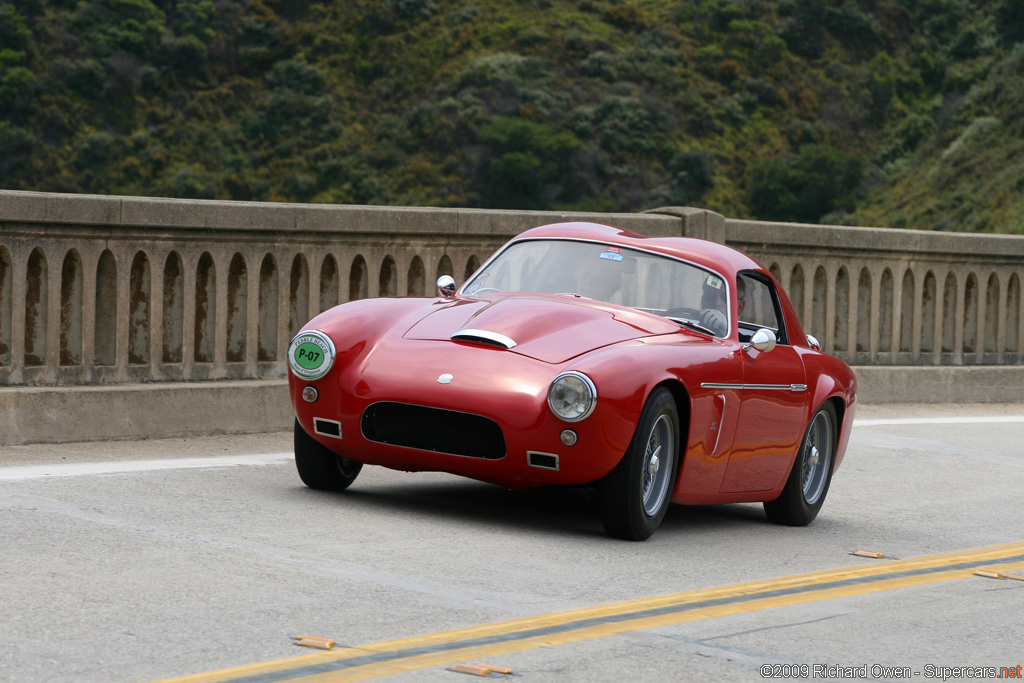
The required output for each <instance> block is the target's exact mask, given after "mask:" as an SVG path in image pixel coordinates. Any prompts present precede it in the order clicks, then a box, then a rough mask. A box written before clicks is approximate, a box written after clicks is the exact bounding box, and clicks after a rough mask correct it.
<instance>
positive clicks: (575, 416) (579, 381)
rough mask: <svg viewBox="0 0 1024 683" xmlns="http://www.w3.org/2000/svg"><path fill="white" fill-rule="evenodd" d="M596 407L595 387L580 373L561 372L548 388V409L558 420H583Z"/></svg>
mask: <svg viewBox="0 0 1024 683" xmlns="http://www.w3.org/2000/svg"><path fill="white" fill-rule="evenodd" d="M596 407H597V387H596V386H594V382H593V381H591V379H590V378H589V377H587V376H586V375H584V374H583V373H582V372H577V371H575V370H570V371H568V372H563V373H562V374H560V375H559V376H558V377H555V379H554V380H553V381H552V382H551V385H550V386H549V387H548V408H550V409H551V412H552V413H554V414H555V416H556V417H558V419H560V420H564V421H565V422H579V421H580V420H585V419H587V418H588V417H590V414H591V413H593V412H594V408H596Z"/></svg>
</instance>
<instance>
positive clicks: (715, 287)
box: [700, 275, 746, 337]
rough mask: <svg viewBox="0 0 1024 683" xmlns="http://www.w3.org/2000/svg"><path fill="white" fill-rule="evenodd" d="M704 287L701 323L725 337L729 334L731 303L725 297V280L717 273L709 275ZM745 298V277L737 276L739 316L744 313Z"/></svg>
mask: <svg viewBox="0 0 1024 683" xmlns="http://www.w3.org/2000/svg"><path fill="white" fill-rule="evenodd" d="M703 287H704V293H703V294H702V295H701V299H700V307H701V309H702V310H701V315H700V324H701V325H703V326H704V327H706V328H708V329H709V330H711V331H712V332H714V333H715V336H716V337H724V336H726V335H727V334H729V315H728V312H729V304H728V302H727V301H726V298H725V282H724V281H723V280H722V278H720V277H718V276H717V275H708V277H707V278H706V279H705V280H704V285H703ZM745 298H746V285H745V284H744V282H743V278H737V280H736V299H737V302H736V306H737V311H736V315H737V317H738V316H739V315H741V314H742V313H743V308H744V306H745V304H746V301H745Z"/></svg>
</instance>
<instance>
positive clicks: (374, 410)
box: [362, 402, 505, 460]
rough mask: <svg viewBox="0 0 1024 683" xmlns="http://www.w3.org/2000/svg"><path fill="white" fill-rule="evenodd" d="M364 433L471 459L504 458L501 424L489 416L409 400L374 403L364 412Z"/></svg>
mask: <svg viewBox="0 0 1024 683" xmlns="http://www.w3.org/2000/svg"><path fill="white" fill-rule="evenodd" d="M362 430H363V436H364V437H366V438H367V439H369V440H370V441H376V442H377V443H386V444H391V445H393V446H405V447H407V448H416V449H419V450H421V451H434V452H436V453H448V454H451V455H464V456H467V457H470V458H484V459H486V460H500V459H501V458H504V457H505V437H504V435H503V434H502V433H501V427H499V426H498V424H497V423H496V422H495V421H494V420H491V419H489V418H486V417H482V416H480V415H473V414H472V413H461V412H458V411H455V410H444V409H442V408H428V407H426V406H415V405H409V404H408V403H391V402H381V403H374V404H373V405H371V406H370V407H369V408H367V409H366V411H365V412H363V419H362Z"/></svg>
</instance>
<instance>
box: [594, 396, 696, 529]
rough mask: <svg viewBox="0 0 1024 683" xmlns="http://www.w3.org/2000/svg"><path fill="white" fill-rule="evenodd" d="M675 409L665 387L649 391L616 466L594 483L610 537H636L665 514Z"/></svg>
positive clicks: (673, 460) (675, 460)
mask: <svg viewBox="0 0 1024 683" xmlns="http://www.w3.org/2000/svg"><path fill="white" fill-rule="evenodd" d="M681 432H682V430H681V429H680V426H679V409H678V408H677V407H676V401H675V398H673V396H672V392H670V391H669V390H668V389H667V388H665V387H658V388H656V389H655V390H654V391H652V392H651V395H650V396H649V397H648V399H647V401H646V402H645V403H644V408H643V410H642V411H641V413H640V419H639V421H638V422H637V426H636V431H635V432H634V433H633V438H632V440H631V441H630V442H629V448H627V449H626V452H625V453H624V454H623V456H622V459H621V460H620V461H619V464H618V465H616V466H615V469H614V470H612V471H611V472H609V473H608V476H606V477H605V478H604V479H602V480H601V484H600V486H599V487H598V497H599V500H600V509H601V522H602V523H603V524H604V528H605V531H607V532H608V533H609V534H610V535H612V536H614V537H616V538H623V539H626V540H628V541H642V540H644V539H645V538H648V537H649V536H650V535H651V534H653V533H654V531H655V530H656V529H657V528H658V526H659V525H660V524H661V520H662V519H664V518H665V513H666V512H667V511H668V508H669V504H670V503H671V502H672V487H673V484H674V482H675V478H676V472H677V471H678V470H679V455H678V452H677V449H678V442H679V434H680V433H681Z"/></svg>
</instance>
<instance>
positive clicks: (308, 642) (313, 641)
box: [292, 635, 334, 650]
mask: <svg viewBox="0 0 1024 683" xmlns="http://www.w3.org/2000/svg"><path fill="white" fill-rule="evenodd" d="M292 640H294V641H295V644H296V645H301V646H302V647H315V648H319V649H321V650H330V649H331V648H332V647H334V641H333V640H331V639H330V638H322V637H321V636H307V635H298V636H292Z"/></svg>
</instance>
